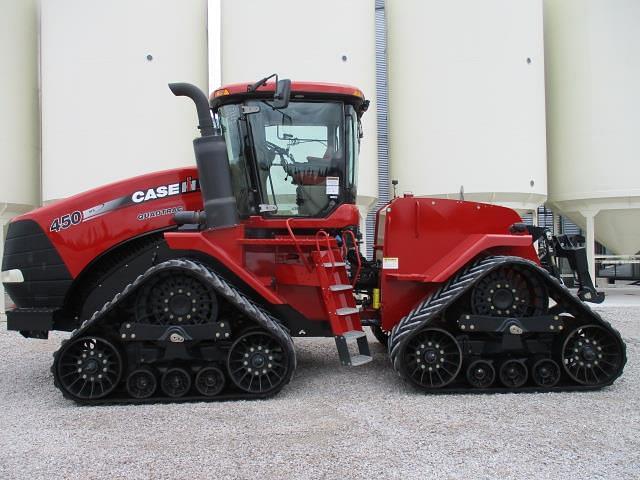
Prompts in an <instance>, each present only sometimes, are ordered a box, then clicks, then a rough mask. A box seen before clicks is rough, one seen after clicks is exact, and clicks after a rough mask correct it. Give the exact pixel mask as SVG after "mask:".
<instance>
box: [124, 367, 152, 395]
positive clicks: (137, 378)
mask: <svg viewBox="0 0 640 480" xmlns="http://www.w3.org/2000/svg"><path fill="white" fill-rule="evenodd" d="M157 387H158V381H157V380H156V376H155V374H154V373H153V372H152V371H151V370H150V369H148V368H139V369H137V370H134V371H133V372H131V373H130V374H129V376H128V377H127V393H129V395H131V397H133V398H149V397H150V396H151V395H153V394H154V393H155V391H156V388H157Z"/></svg>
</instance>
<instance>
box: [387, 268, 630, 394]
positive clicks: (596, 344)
mask: <svg viewBox="0 0 640 480" xmlns="http://www.w3.org/2000/svg"><path fill="white" fill-rule="evenodd" d="M549 299H551V300H553V301H554V302H555V305H553V306H552V307H549ZM389 354H390V357H391V361H392V363H393V367H394V368H395V369H396V371H397V372H398V373H399V374H400V376H401V377H403V378H404V379H406V380H408V381H409V382H410V383H412V384H413V385H415V386H416V387H418V388H420V389H422V390H425V391H429V392H508V391H514V392H515V391H556V390H594V389H599V388H602V387H605V386H607V385H611V384H612V383H613V381H614V380H615V379H616V378H618V377H619V376H620V375H621V373H622V369H623V368H624V365H625V363H626V349H625V345H624V342H623V341H622V339H621V337H620V334H619V333H618V332H617V331H616V330H615V329H614V328H612V327H611V325H609V323H607V322H605V321H604V320H603V319H602V318H601V317H600V315H598V314H597V313H595V312H593V311H592V310H591V309H590V308H589V307H588V306H586V305H585V304H584V303H583V302H582V301H580V300H579V299H578V298H576V297H574V296H573V295H572V294H571V293H570V292H569V290H567V289H566V288H565V287H564V286H563V285H561V284H560V283H559V282H558V281H557V280H556V279H555V278H553V277H552V276H550V275H549V274H548V273H547V272H546V271H545V270H543V269H542V268H540V267H539V266H538V265H536V264H534V263H532V262H530V261H528V260H524V259H522V258H520V257H487V258H485V259H481V260H479V261H477V262H475V263H474V264H472V265H470V266H469V267H467V268H466V269H464V270H463V271H461V272H460V273H459V274H458V275H456V276H455V277H454V278H453V279H452V280H450V281H449V282H448V283H446V284H445V285H444V286H442V287H441V288H440V289H438V290H437V291H436V292H435V293H434V294H433V295H431V296H429V297H428V298H426V299H425V300H424V301H422V302H421V303H420V304H419V305H418V306H416V307H415V308H414V309H413V310H412V311H411V312H410V313H409V314H408V315H407V316H406V317H404V318H403V319H402V320H401V321H400V323H399V324H398V325H397V326H396V327H395V328H394V329H393V331H392V332H391V335H390V337H389Z"/></svg>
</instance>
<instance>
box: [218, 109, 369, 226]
mask: <svg viewBox="0 0 640 480" xmlns="http://www.w3.org/2000/svg"><path fill="white" fill-rule="evenodd" d="M229 107H235V109H234V108H229ZM239 110H240V109H239V108H238V107H237V106H225V107H222V108H221V109H220V116H221V119H222V126H223V131H224V134H225V141H226V142H227V149H228V153H229V163H230V165H231V174H232V180H233V183H234V190H235V194H236V199H237V200H238V206H239V210H240V213H241V214H242V213H243V212H242V210H243V209H246V208H248V209H250V210H251V209H253V210H255V211H256V212H257V213H262V214H267V215H276V216H305V217H318V216H324V215H326V214H328V213H329V212H330V211H331V210H333V209H334V208H335V207H336V206H337V205H338V204H340V203H345V202H354V201H355V181H354V180H355V165H356V156H357V148H358V146H357V117H356V115H355V111H354V110H353V107H351V106H350V105H347V106H345V105H344V104H343V103H342V102H327V101H324V102H312V101H307V102H300V101H292V102H290V103H289V105H288V107H287V108H284V109H277V110H276V109H274V108H273V107H272V106H271V105H270V104H269V102H267V101H260V100H253V101H247V102H246V103H245V104H244V106H243V109H242V111H243V113H244V115H239ZM233 112H235V113H233ZM241 117H242V119H241ZM236 122H237V123H238V124H239V127H236V126H234V123H236ZM242 138H244V139H245V142H243V143H244V145H242V144H241V139H242ZM243 147H244V148H243ZM243 150H244V152H245V153H246V152H247V151H249V152H250V153H251V157H253V159H254V161H253V162H250V163H251V164H252V165H251V167H253V175H251V173H250V172H248V170H249V169H247V166H248V165H247V164H246V162H247V159H243V162H244V164H243V165H242V166H239V167H238V168H235V169H234V162H235V163H237V161H235V160H234V157H236V158H237V157H238V155H242V153H241V152H242V151H243ZM238 160H239V159H238ZM251 177H252V178H254V179H255V183H257V187H256V188H255V191H256V192H255V193H256V194H257V197H258V198H257V199H256V202H255V205H253V208H252V207H251V206H248V205H247V202H248V201H250V200H249V199H248V197H249V190H250V189H249V188H248V184H247V182H248V181H249V178H251ZM251 183H253V182H251Z"/></svg>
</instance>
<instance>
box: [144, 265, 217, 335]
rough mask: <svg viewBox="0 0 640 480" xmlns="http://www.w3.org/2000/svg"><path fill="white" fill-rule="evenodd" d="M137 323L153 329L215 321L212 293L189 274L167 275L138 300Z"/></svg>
mask: <svg viewBox="0 0 640 480" xmlns="http://www.w3.org/2000/svg"><path fill="white" fill-rule="evenodd" d="M135 313H136V321H138V322H140V323H151V324H154V325H192V324H203V323H209V322H213V321H215V320H216V318H217V315H218V302H217V298H216V294H215V292H214V291H213V289H212V288H211V287H210V286H209V285H206V284H205V283H203V282H202V281H200V280H199V279H197V278H195V277H193V276H191V275H188V274H186V273H182V272H180V273H176V272H164V273H161V274H159V275H158V276H157V278H156V279H155V280H154V281H152V282H150V283H149V284H148V285H146V286H145V287H144V288H143V289H142V291H141V293H140V295H138V297H137V299H136V308H135Z"/></svg>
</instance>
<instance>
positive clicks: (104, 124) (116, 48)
mask: <svg viewBox="0 0 640 480" xmlns="http://www.w3.org/2000/svg"><path fill="white" fill-rule="evenodd" d="M41 29H42V31H41V72H42V196H43V201H45V202H48V201H53V200H56V199H60V198H63V197H67V196H69V195H72V194H74V193H78V192H81V191H83V190H86V189H88V188H91V187H95V186H98V185H102V184H105V183H107V182H111V181H115V180H119V179H123V178H127V177H131V176H134V175H138V174H142V173H147V172H152V171H156V170H163V169H168V168H174V167H179V166H183V165H193V164H194V158H193V147H192V144H191V140H192V139H193V137H195V136H196V135H197V134H198V133H197V129H196V125H197V119H196V115H195V112H194V109H193V104H192V103H190V102H188V101H186V100H184V99H180V98H176V97H174V96H173V94H172V93H171V92H170V91H169V88H168V87H167V84H168V83H169V82H176V81H184V82H190V83H194V84H196V85H198V86H199V87H201V88H203V89H205V90H206V87H207V78H208V71H207V2H206V0H186V1H185V0H181V1H180V0H136V1H128V0H110V1H103V0H43V1H42V19H41Z"/></svg>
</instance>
